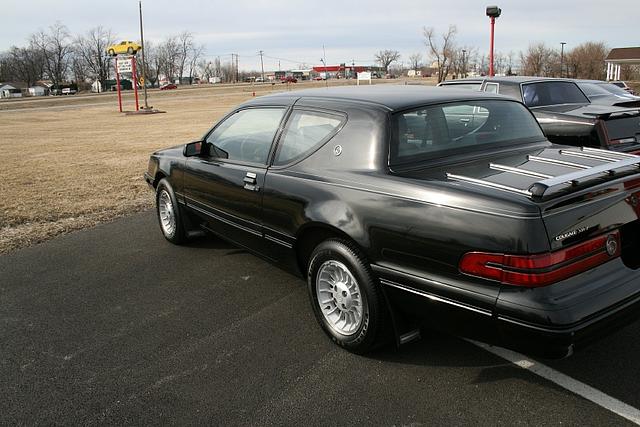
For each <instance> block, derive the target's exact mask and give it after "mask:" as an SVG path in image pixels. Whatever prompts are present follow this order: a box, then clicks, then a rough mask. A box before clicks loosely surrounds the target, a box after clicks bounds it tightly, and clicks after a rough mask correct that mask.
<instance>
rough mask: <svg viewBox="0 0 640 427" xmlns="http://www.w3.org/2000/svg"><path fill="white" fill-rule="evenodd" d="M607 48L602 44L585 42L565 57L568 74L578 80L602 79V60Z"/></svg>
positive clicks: (603, 76)
mask: <svg viewBox="0 0 640 427" xmlns="http://www.w3.org/2000/svg"><path fill="white" fill-rule="evenodd" d="M608 52H609V48H608V47H607V45H606V44H605V43H603V42H586V43H582V44H581V45H578V46H576V47H575V48H573V49H572V50H571V51H570V52H568V53H567V54H566V55H565V64H566V67H567V68H566V69H567V71H568V74H569V75H571V76H572V77H575V78H580V79H604V78H605V66H604V58H605V57H606V56H607V53H608Z"/></svg>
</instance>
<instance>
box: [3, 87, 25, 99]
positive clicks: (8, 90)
mask: <svg viewBox="0 0 640 427" xmlns="http://www.w3.org/2000/svg"><path fill="white" fill-rule="evenodd" d="M21 97H22V92H20V89H16V88H15V87H13V86H11V85H8V84H3V83H0V98H21Z"/></svg>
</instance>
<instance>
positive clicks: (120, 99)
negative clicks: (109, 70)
mask: <svg viewBox="0 0 640 427" xmlns="http://www.w3.org/2000/svg"><path fill="white" fill-rule="evenodd" d="M119 70H120V67H119V64H118V58H117V57H116V88H117V89H118V107H120V112H121V113H122V94H121V93H120V71H119Z"/></svg>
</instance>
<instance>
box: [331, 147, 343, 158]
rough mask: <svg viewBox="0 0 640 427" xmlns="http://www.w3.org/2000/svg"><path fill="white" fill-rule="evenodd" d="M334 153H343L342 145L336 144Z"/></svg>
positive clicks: (337, 154)
mask: <svg viewBox="0 0 640 427" xmlns="http://www.w3.org/2000/svg"><path fill="white" fill-rule="evenodd" d="M333 154H335V155H336V156H339V155H340V154H342V145H336V146H335V147H333Z"/></svg>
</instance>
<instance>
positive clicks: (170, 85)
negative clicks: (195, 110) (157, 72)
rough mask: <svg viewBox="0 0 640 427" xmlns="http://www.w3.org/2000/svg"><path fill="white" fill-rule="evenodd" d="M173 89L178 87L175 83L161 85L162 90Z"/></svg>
mask: <svg viewBox="0 0 640 427" xmlns="http://www.w3.org/2000/svg"><path fill="white" fill-rule="evenodd" d="M171 89H178V86H176V85H174V84H173V83H165V84H163V85H162V86H160V90H171Z"/></svg>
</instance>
